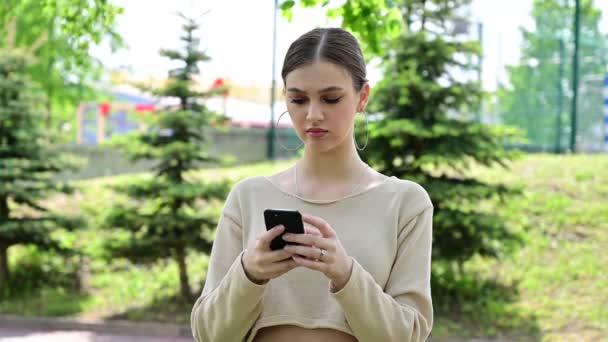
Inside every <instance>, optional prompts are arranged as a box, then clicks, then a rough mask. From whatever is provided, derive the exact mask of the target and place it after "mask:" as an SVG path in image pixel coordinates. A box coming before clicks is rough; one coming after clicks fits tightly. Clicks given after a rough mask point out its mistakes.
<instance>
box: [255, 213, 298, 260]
mask: <svg viewBox="0 0 608 342" xmlns="http://www.w3.org/2000/svg"><path fill="white" fill-rule="evenodd" d="M264 222H265V223H266V230H270V229H272V228H274V227H275V226H278V225H280V224H282V225H283V226H285V231H283V233H281V235H279V236H277V237H276V238H274V239H273V240H272V242H271V243H270V249H271V250H273V251H275V250H278V249H282V248H283V247H285V245H286V244H288V243H289V244H291V243H290V242H286V241H285V240H283V234H285V233H293V234H304V223H303V222H302V215H301V214H300V212H299V211H297V210H282V209H266V210H264Z"/></svg>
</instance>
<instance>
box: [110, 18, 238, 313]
mask: <svg viewBox="0 0 608 342" xmlns="http://www.w3.org/2000/svg"><path fill="white" fill-rule="evenodd" d="M180 16H181V17H182V18H183V19H184V20H185V24H184V25H183V31H184V34H183V36H182V37H181V41H182V42H183V43H184V47H183V48H182V49H181V50H179V51H178V50H164V49H163V50H161V51H160V54H161V55H162V56H165V57H167V58H169V59H171V60H173V61H175V62H178V63H179V64H180V66H179V67H177V68H176V69H173V70H171V71H170V72H169V76H168V82H167V84H166V85H165V86H164V87H163V88H161V89H156V90H155V93H156V94H158V95H161V96H166V97H174V98H178V99H179V101H180V104H179V109H178V110H165V111H162V112H158V113H155V117H154V119H152V120H151V123H150V126H149V128H148V129H147V131H146V132H143V133H139V134H136V135H134V136H132V137H130V138H129V139H128V143H127V144H123V145H122V146H123V148H124V150H125V151H126V152H127V153H128V154H129V155H130V156H131V158H132V159H133V160H140V159H151V160H155V161H157V164H156V165H155V167H154V169H153V170H152V171H154V176H153V177H151V178H146V179H142V180H138V181H132V182H130V183H129V184H124V185H120V186H117V187H115V189H116V190H117V191H119V192H120V193H122V194H124V195H127V196H128V197H129V198H130V201H128V203H121V204H117V205H115V206H114V207H113V208H112V209H111V211H110V212H109V214H108V216H107V218H106V221H105V225H106V227H108V228H110V227H111V229H113V230H120V231H127V232H129V236H130V238H129V239H122V240H120V239H113V240H111V241H110V242H109V244H108V248H109V250H110V251H111V254H112V255H113V256H115V257H117V256H121V257H127V258H129V259H131V260H133V261H137V262H153V261H157V260H159V259H164V258H173V260H175V262H176V263H177V265H178V269H179V280H180V295H181V297H182V298H183V299H185V300H188V301H189V300H190V299H191V297H192V292H191V289H190V285H189V277H188V270H187V265H186V256H187V252H188V251H189V250H196V251H200V252H205V253H209V252H210V250H211V244H212V238H213V230H214V228H215V227H216V225H217V221H216V216H217V215H216V213H215V212H214V211H213V210H209V208H212V205H211V203H212V202H213V200H219V201H221V200H223V199H224V198H225V196H226V195H227V193H228V190H229V184H228V183H227V182H215V183H211V182H202V181H200V180H197V179H195V178H193V177H192V175H191V174H189V173H188V172H189V171H191V170H194V169H196V168H198V167H200V165H201V163H203V162H216V161H217V159H216V158H213V157H212V156H210V155H209V154H208V153H207V151H206V150H207V148H208V146H207V145H208V143H209V138H208V136H207V133H208V128H209V127H210V126H211V125H213V124H214V123H215V122H218V121H221V119H222V118H221V117H220V116H219V115H216V114H214V113H212V112H210V111H209V110H207V109H206V108H205V107H204V105H202V104H201V101H200V100H201V99H202V98H204V97H206V96H209V95H210V93H205V92H200V91H197V90H196V89H195V84H194V80H193V78H194V76H195V75H197V74H198V73H199V71H200V70H199V67H198V64H199V63H200V62H203V61H207V60H208V59H209V57H208V56H207V55H206V54H205V53H204V52H203V51H200V50H199V43H200V42H199V39H198V38H196V37H195V33H196V31H197V29H198V24H197V23H196V21H195V20H194V19H191V18H187V17H185V16H183V15H180Z"/></svg>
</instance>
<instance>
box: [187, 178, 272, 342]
mask: <svg viewBox="0 0 608 342" xmlns="http://www.w3.org/2000/svg"><path fill="white" fill-rule="evenodd" d="M235 188H236V186H235ZM240 217H241V213H240V208H239V205H238V193H237V192H236V191H235V189H234V188H233V190H232V191H231V192H230V194H229V195H228V198H227V200H226V202H225V204H224V208H223V210H222V215H221V217H220V220H219V223H218V227H217V233H216V237H215V240H214V243H213V247H212V250H211V257H210V261H209V270H208V272H207V278H206V281H205V286H204V288H203V292H202V294H201V296H200V297H199V298H198V300H197V301H196V303H195V304H194V307H193V309H192V313H191V317H190V325H191V328H192V334H193V335H194V338H195V339H196V341H198V342H215V341H225V342H233V341H234V342H241V341H243V340H245V338H246V336H247V334H248V333H249V330H250V329H251V327H252V326H253V324H254V322H255V320H256V319H257V318H258V316H259V315H260V313H261V311H262V297H263V294H264V291H265V286H264V285H257V284H255V283H253V282H251V281H250V280H249V278H247V275H246V274H245V270H244V269H243V266H242V263H241V257H242V253H243V232H242V227H241V224H240V222H242V221H241V219H240Z"/></svg>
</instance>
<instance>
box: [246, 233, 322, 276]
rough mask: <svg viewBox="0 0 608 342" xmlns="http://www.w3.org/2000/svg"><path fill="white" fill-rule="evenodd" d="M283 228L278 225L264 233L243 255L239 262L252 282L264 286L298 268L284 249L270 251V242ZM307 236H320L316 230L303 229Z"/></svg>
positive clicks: (291, 254)
mask: <svg viewBox="0 0 608 342" xmlns="http://www.w3.org/2000/svg"><path fill="white" fill-rule="evenodd" d="M284 230H285V227H283V226H282V225H278V226H276V227H273V228H272V229H270V230H268V231H266V232H264V233H263V234H262V235H261V236H260V237H259V238H258V239H257V241H255V243H254V244H252V245H251V246H250V247H249V248H247V249H246V250H245V253H243V257H242V259H241V262H242V263H243V269H244V270H245V274H246V275H247V277H248V278H249V280H251V281H252V282H254V283H256V284H264V283H266V282H268V281H269V280H270V279H274V278H276V277H278V276H281V275H283V274H285V273H287V272H289V271H291V270H292V269H294V268H296V267H298V265H297V264H296V262H295V261H294V260H293V258H292V256H293V255H294V254H293V253H290V252H288V251H286V250H284V249H278V250H276V251H273V250H271V249H270V242H272V240H273V239H274V238H275V237H277V236H279V235H281V233H283V231H284ZM304 230H305V232H306V233H308V234H315V235H320V233H319V232H318V230H317V229H314V228H309V227H305V229H304Z"/></svg>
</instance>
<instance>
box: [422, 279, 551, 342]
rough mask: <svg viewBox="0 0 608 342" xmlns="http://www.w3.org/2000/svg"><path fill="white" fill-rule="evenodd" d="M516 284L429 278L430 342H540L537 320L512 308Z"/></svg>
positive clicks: (515, 301) (516, 293)
mask: <svg viewBox="0 0 608 342" xmlns="http://www.w3.org/2000/svg"><path fill="white" fill-rule="evenodd" d="M517 285H518V284H517V283H513V284H508V285H505V284H501V283H498V282H496V281H494V280H487V279H480V278H478V277H475V276H471V275H466V276H464V277H452V276H443V277H442V278H440V277H437V276H436V275H433V277H432V280H431V286H432V295H433V306H434V310H435V319H436V323H435V328H434V329H433V333H432V337H433V340H434V341H441V340H442V339H448V338H482V339H483V338H491V339H499V340H508V341H509V340H511V341H522V340H525V341H540V340H541V338H542V335H541V330H540V326H539V323H538V319H537V317H536V316H535V315H534V314H533V313H529V312H525V311H523V310H522V309H520V308H518V307H517V306H516V303H517V302H518V299H519V292H518V290H517V288H518V286H517Z"/></svg>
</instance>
